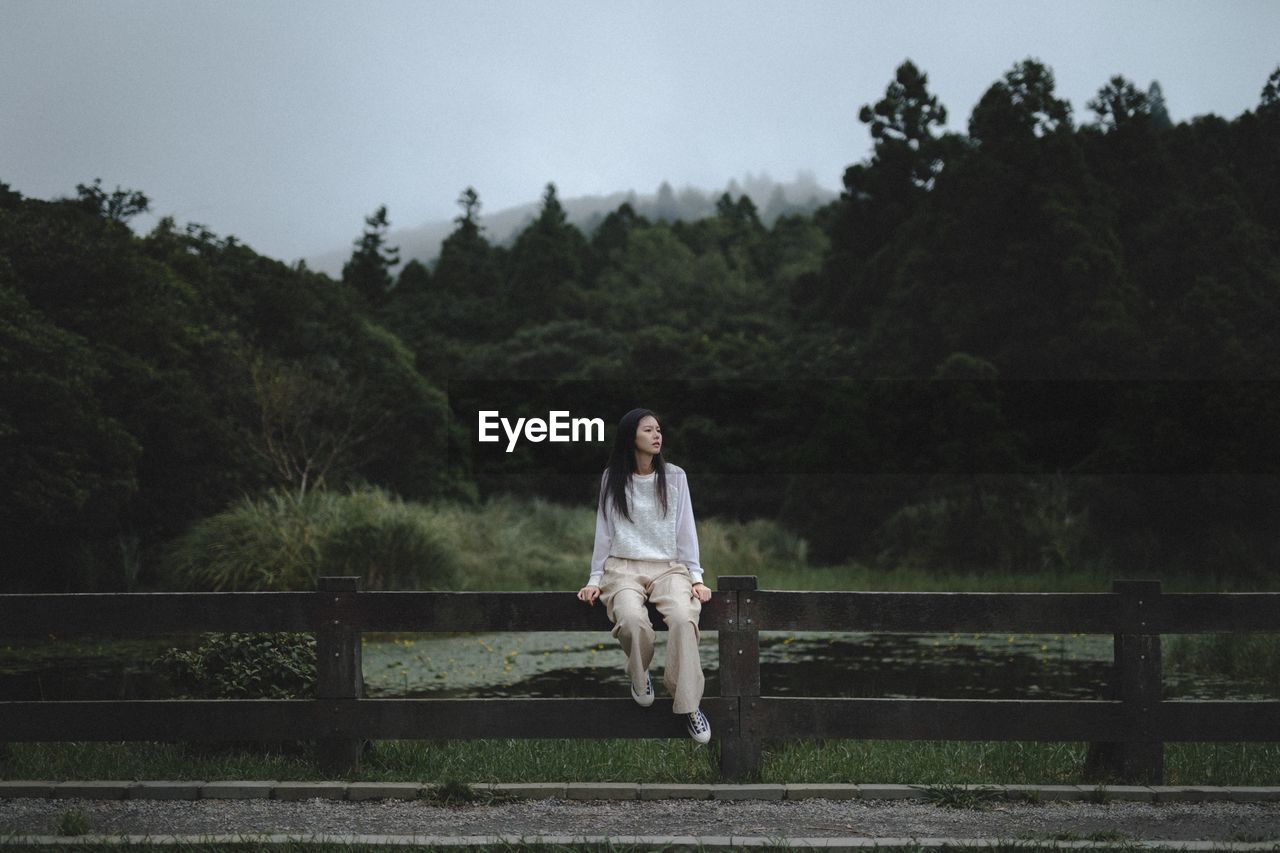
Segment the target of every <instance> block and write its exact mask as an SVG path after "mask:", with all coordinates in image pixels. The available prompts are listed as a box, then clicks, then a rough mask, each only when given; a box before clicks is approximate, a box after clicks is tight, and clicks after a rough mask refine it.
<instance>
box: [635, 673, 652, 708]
mask: <svg viewBox="0 0 1280 853" xmlns="http://www.w3.org/2000/svg"><path fill="white" fill-rule="evenodd" d="M631 698H632V699H634V700H636V704H637V705H639V706H640V707H641V708H648V707H649V706H650V705H652V704H653V678H652V677H651V676H650V675H649V673H647V672H646V673H645V674H644V692H643V693H637V692H636V688H635V687H634V686H632V688H631Z"/></svg>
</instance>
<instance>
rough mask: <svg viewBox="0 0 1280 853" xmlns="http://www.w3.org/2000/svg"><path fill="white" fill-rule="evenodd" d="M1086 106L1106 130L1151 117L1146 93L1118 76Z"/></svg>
mask: <svg viewBox="0 0 1280 853" xmlns="http://www.w3.org/2000/svg"><path fill="white" fill-rule="evenodd" d="M1085 106H1087V107H1088V108H1089V109H1091V110H1093V112H1094V114H1095V115H1097V117H1098V119H1097V123H1098V124H1099V125H1100V126H1101V127H1102V128H1103V129H1105V130H1118V129H1120V128H1122V127H1126V126H1128V125H1131V124H1133V123H1135V122H1137V121H1141V120H1143V119H1144V118H1146V117H1149V116H1150V115H1151V102H1150V100H1149V99H1148V98H1147V95H1146V93H1144V92H1142V91H1141V90H1139V89H1138V88H1137V87H1136V86H1134V85H1133V83H1132V82H1131V81H1129V80H1126V79H1125V78H1124V77H1122V76H1120V75H1118V74H1117V75H1116V76H1115V77H1112V78H1111V79H1110V80H1108V81H1107V85H1105V86H1103V87H1102V88H1101V89H1099V90H1098V94H1097V95H1095V96H1094V97H1093V98H1092V99H1091V100H1090V101H1089V102H1088V103H1087V104H1086V105H1085Z"/></svg>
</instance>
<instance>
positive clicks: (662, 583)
mask: <svg viewBox="0 0 1280 853" xmlns="http://www.w3.org/2000/svg"><path fill="white" fill-rule="evenodd" d="M600 600H601V601H603V602H604V606H605V610H606V611H607V612H608V614H609V621H610V622H612V623H613V632H612V633H613V636H615V637H617V638H618V641H619V642H621V643H622V651H623V653H624V654H626V656H627V665H626V671H627V676H628V677H629V678H630V679H631V685H632V687H634V688H635V689H636V692H637V693H640V692H643V691H644V680H645V673H647V672H648V671H649V664H650V663H651V662H652V661H653V640H654V631H653V624H652V623H651V622H650V621H649V611H648V610H647V609H646V608H645V602H646V601H652V602H653V604H654V606H655V607H657V608H658V612H659V613H661V614H662V618H663V620H664V621H665V622H666V623H667V661H666V667H665V668H664V670H663V673H662V684H663V686H665V687H666V688H667V692H668V693H670V694H671V696H672V697H673V698H674V700H675V702H674V704H673V706H672V710H673V711H675V712H676V713H677V714H691V713H693V712H694V711H696V710H698V705H699V704H701V702H702V688H703V684H704V681H705V679H704V678H703V675H702V664H701V662H700V661H699V660H698V616H699V615H700V614H701V613H702V602H701V601H698V599H696V598H694V597H693V580H692V579H691V578H690V577H689V568H688V567H687V566H685V564H684V563H679V562H676V561H675V560H670V561H663V560H628V559H624V558H622V557H609V558H608V559H606V560H605V561H604V576H603V577H602V578H601V581H600Z"/></svg>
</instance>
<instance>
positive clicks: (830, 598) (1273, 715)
mask: <svg viewBox="0 0 1280 853" xmlns="http://www.w3.org/2000/svg"><path fill="white" fill-rule="evenodd" d="M651 618H652V619H653V620H654V627H655V628H658V629H660V630H661V629H663V628H664V626H663V624H662V621H661V618H660V617H659V616H658V615H657V613H656V611H653V610H652V608H651ZM700 624H701V628H702V630H704V631H716V632H718V641H719V660H720V672H719V676H720V678H719V680H720V695H719V696H708V697H706V698H705V699H704V701H703V708H704V709H705V710H706V712H707V714H708V716H709V717H710V718H711V720H712V730H713V733H714V735H715V736H716V737H717V738H718V740H719V744H720V769H721V773H722V775H723V776H724V777H726V778H750V777H753V776H756V775H758V773H759V768H760V751H761V745H762V743H763V742H764V741H765V740H768V739H776V738H856V739H869V738H871V739H893V740H916V739H922V740H925V739H927V740H1043V741H1087V742H1089V744H1090V750H1089V764H1090V767H1089V771H1090V772H1091V773H1093V774H1096V775H1098V776H1102V775H1104V774H1105V775H1109V776H1110V777H1111V778H1113V779H1116V780H1123V781H1129V782H1141V783H1159V782H1160V781H1162V779H1163V774H1164V763H1163V746H1164V743H1166V742H1169V741H1275V740H1280V701H1260V702H1259V701H1170V702H1166V701H1163V700H1162V696H1161V662H1160V635H1161V634H1169V633H1178V634H1185V633H1201V632H1235V631H1277V630H1280V593H1173V594H1167V593H1162V592H1161V591H1160V584H1159V583H1158V582H1155V581H1116V582H1115V583H1114V585H1113V589H1112V591H1111V592H1108V593H964V592H954V593H952V592H781V591H771V590H759V589H757V588H756V578H755V577H753V576H722V577H720V579H719V581H718V591H717V593H716V595H715V596H714V597H713V598H712V599H711V601H710V602H709V603H708V604H706V605H704V607H703V610H702V618H701V623H700ZM609 627H610V625H609V623H608V619H607V617H606V616H605V613H604V608H603V607H595V608H587V607H584V606H583V605H582V604H581V603H580V602H578V601H576V600H575V599H574V598H573V596H572V595H571V594H569V593H564V592H552V593H545V592H469V593H467V592H361V591H360V590H359V581H358V579H357V578H346V577H343V578H321V579H320V583H319V589H317V590H316V591H314V592H257V593H247V592H228V593H90V594H72V595H0V635H4V636H46V635H49V634H53V635H55V636H66V635H71V634H121V635H130V634H131V635H136V634H162V633H177V632H181V633H189V632H193V631H306V632H314V633H315V635H316V652H317V689H316V697H315V699H312V700H301V699H294V700H143V701H53V702H25V701H0V731H3V732H4V733H5V734H4V735H3V739H4V740H8V741H76V740H113V741H115V740H173V741H183V740H191V741H209V740H246V739H249V740H252V739H260V740H292V739H315V740H317V741H318V742H319V744H320V760H321V762H322V764H323V765H324V766H325V767H326V768H327V769H332V770H338V771H340V770H344V769H351V768H354V767H356V766H358V763H359V759H360V746H361V744H362V743H363V741H364V740H366V739H455V738H492V737H512V738H583V737H586V738H618V737H623V738H651V737H661V738H666V737H683V736H685V735H684V730H683V724H682V722H681V718H678V717H676V716H675V715H673V714H671V713H670V711H671V707H670V704H671V703H670V700H669V699H666V700H663V699H659V700H658V701H657V702H656V703H655V706H654V707H653V708H652V709H648V710H646V709H642V708H639V707H638V706H636V705H635V703H633V702H632V701H631V699H630V698H618V699H365V698H363V694H362V691H363V680H362V672H361V657H360V635H361V634H362V633H363V632H367V631H424V632H455V631H547V630H557V631H564V630H570V631H607V630H609ZM761 631H870V632H905V633H945V632H954V631H965V632H969V631H980V632H1006V631H1016V632H1021V633H1103V634H1112V635H1114V638H1115V662H1114V668H1113V677H1112V679H1111V680H1110V682H1109V684H1108V692H1107V695H1106V696H1105V697H1103V698H1100V699H1096V700H1007V699H1001V700H963V699H844V698H840V699H834V698H790V697H777V696H769V695H768V694H767V692H766V691H765V689H764V688H767V685H765V686H764V688H762V685H761V682H760V632H761ZM664 712H665V713H664Z"/></svg>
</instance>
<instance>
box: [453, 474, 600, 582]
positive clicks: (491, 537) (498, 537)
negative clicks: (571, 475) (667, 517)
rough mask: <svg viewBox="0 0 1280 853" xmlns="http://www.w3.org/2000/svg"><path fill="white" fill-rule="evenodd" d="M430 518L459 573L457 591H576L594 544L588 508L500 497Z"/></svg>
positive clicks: (586, 570) (588, 562)
mask: <svg viewBox="0 0 1280 853" xmlns="http://www.w3.org/2000/svg"><path fill="white" fill-rule="evenodd" d="M430 512H431V513H432V515H433V517H434V518H435V520H436V524H437V528H438V530H439V531H440V532H441V536H442V539H443V541H444V542H445V543H446V547H447V548H448V549H449V552H450V553H451V554H452V556H453V559H454V561H455V565H456V567H457V582H458V587H457V588H458V589H539V590H552V589H566V590H567V589H577V588H578V587H580V586H582V584H583V583H585V582H586V579H587V574H588V571H589V570H590V565H591V549H592V544H593V542H594V539H595V513H594V512H593V510H592V508H591V507H582V506H564V505H561V504H556V503H552V502H550V501H546V500H543V499H542V498H520V497H513V496H510V495H498V496H494V497H492V498H490V499H489V500H488V501H487V502H486V503H485V504H484V505H483V506H480V507H473V506H462V505H459V504H440V505H434V506H432V508H431V510H430Z"/></svg>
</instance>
